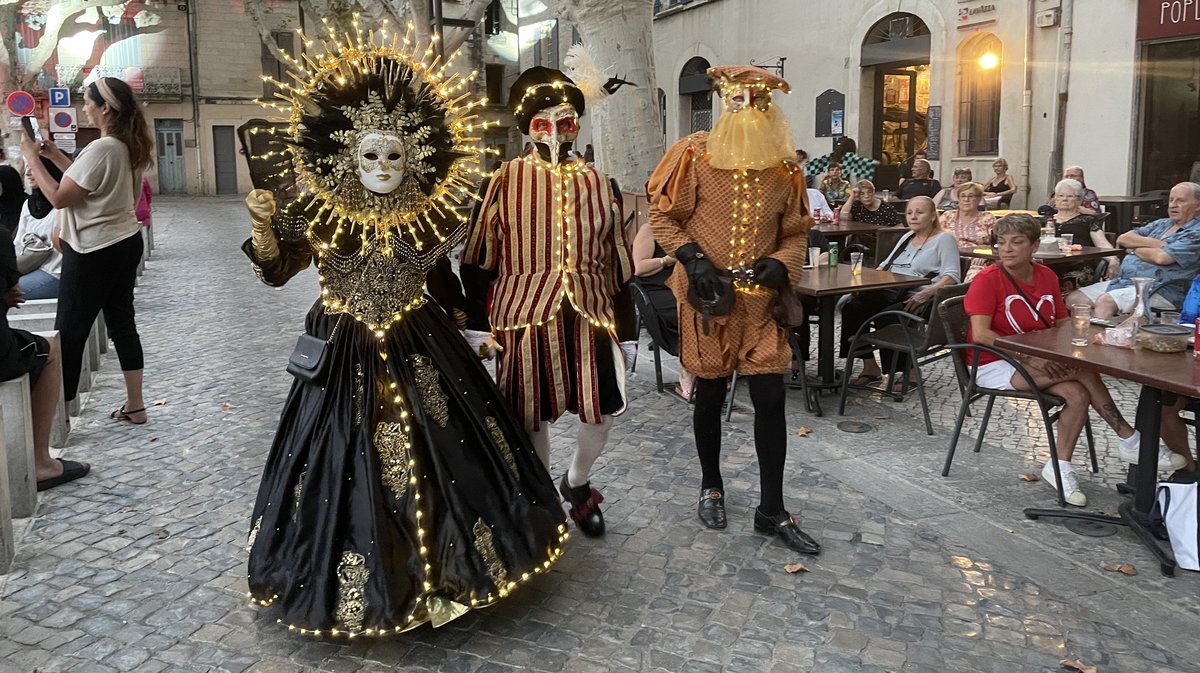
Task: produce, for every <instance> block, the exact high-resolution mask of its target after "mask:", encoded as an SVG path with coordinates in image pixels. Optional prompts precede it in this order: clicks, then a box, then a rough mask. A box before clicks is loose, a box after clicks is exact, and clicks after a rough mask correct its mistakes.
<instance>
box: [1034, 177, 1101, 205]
mask: <svg viewBox="0 0 1200 673" xmlns="http://www.w3.org/2000/svg"><path fill="white" fill-rule="evenodd" d="M1063 180H1075V181H1077V182H1078V183H1079V184H1080V185H1083V192H1082V193H1081V194H1080V197H1079V198H1080V199H1081V201H1080V203H1079V212H1081V213H1083V214H1084V215H1095V214H1096V213H1098V212H1100V197H1099V196H1096V190H1094V189H1091V188H1090V187H1088V186H1087V183H1086V182H1084V181H1083V168H1081V167H1079V166H1067V167H1066V168H1064V169H1063ZM1046 207H1048V208H1049V209H1050V211H1051V212H1053V211H1054V209H1055V208H1057V207H1058V204H1057V203H1056V202H1055V199H1054V192H1051V193H1050V198H1049V199H1048V200H1047V201H1046ZM1038 212H1041V209H1040V208H1039V209H1038Z"/></svg>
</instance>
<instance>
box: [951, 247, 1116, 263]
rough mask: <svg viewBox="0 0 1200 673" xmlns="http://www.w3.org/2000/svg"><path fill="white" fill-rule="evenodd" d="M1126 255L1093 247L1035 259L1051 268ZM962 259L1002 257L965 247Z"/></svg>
mask: <svg viewBox="0 0 1200 673" xmlns="http://www.w3.org/2000/svg"><path fill="white" fill-rule="evenodd" d="M1123 254H1125V249H1124V248H1094V247H1091V246H1086V245H1085V246H1083V248H1082V249H1081V250H1072V251H1071V252H1061V253H1057V254H1043V253H1038V252H1035V253H1033V259H1034V260H1036V261H1038V262H1041V263H1042V264H1045V265H1046V266H1049V267H1054V266H1056V265H1059V264H1074V263H1076V262H1080V261H1085V260H1099V259H1101V258H1104V257H1112V256H1114V255H1116V256H1120V255H1123ZM958 255H959V256H960V257H971V258H977V259H986V260H988V261H991V262H995V261H996V260H998V259H1000V255H999V254H998V253H997V252H996V249H995V248H989V247H987V246H964V247H961V248H959V249H958Z"/></svg>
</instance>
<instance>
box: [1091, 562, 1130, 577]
mask: <svg viewBox="0 0 1200 673" xmlns="http://www.w3.org/2000/svg"><path fill="white" fill-rule="evenodd" d="M1100 568H1101V569H1102V570H1107V571H1108V572H1110V573H1125V574H1126V575H1136V574H1137V568H1134V567H1133V566H1131V565H1129V564H1128V563H1112V562H1111V561H1101V562H1100Z"/></svg>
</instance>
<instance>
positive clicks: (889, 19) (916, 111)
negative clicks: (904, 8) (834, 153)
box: [861, 12, 930, 189]
mask: <svg viewBox="0 0 1200 673" xmlns="http://www.w3.org/2000/svg"><path fill="white" fill-rule="evenodd" d="M929 44H930V36H929V28H928V27H927V26H926V25H925V22H924V21H922V20H921V18H920V17H918V16H916V15H914V14H908V13H905V12H896V13H894V14H889V15H888V16H885V17H884V18H882V19H880V20H879V21H878V22H876V23H875V25H873V26H871V29H870V30H869V31H867V36H866V37H865V38H864V39H863V45H862V60H861V64H862V68H863V80H862V81H863V83H864V85H863V88H864V94H868V93H869V94H870V96H869V97H867V98H866V100H873V101H874V102H873V105H872V107H871V110H872V116H871V126H872V143H871V150H872V155H873V156H874V158H875V159H878V160H879V168H878V169H877V170H876V178H877V181H878V182H879V183H880V185H879V186H880V187H884V188H889V189H890V188H892V187H894V186H895V185H896V183H897V182H899V178H900V174H901V165H902V164H904V165H905V167H906V168H907V167H909V166H911V164H912V158H913V156H914V154H915V153H916V152H918V151H924V150H925V149H926V147H927V146H928V143H929V137H928V135H927V121H926V118H927V113H928V110H929ZM868 87H870V91H867V90H866V89H868Z"/></svg>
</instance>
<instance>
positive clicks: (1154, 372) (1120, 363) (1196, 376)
mask: <svg viewBox="0 0 1200 673" xmlns="http://www.w3.org/2000/svg"><path fill="white" fill-rule="evenodd" d="M1102 329H1103V328H1100V327H1094V326H1093V327H1092V330H1091V333H1092V334H1095V333H1097V332H1099V331H1101V330H1102ZM1072 335H1073V327H1072V325H1071V321H1069V320H1068V321H1065V322H1064V323H1062V324H1060V325H1057V326H1055V327H1054V328H1052V329H1044V330H1037V331H1034V332H1029V333H1027V334H1017V335H1014V336H1010V337H1000V338H999V339H996V346H997V347H999V348H1003V349H1004V350H1008V351H1013V352H1016V353H1025V354H1026V355H1033V356H1036V357H1040V358H1043V359H1046V360H1051V361H1053V362H1061V363H1063V364H1067V365H1071V366H1075V367H1083V368H1086V369H1092V370H1095V371H1098V372H1100V373H1101V374H1108V375H1109V376H1112V377H1115V378H1118V379H1124V380H1126V381H1132V382H1134V383H1140V384H1142V385H1145V386H1150V387H1151V388H1158V389H1159V390H1165V391H1168V392H1172V393H1178V394H1180V395H1187V396H1190V397H1200V363H1198V362H1197V361H1196V359H1195V357H1194V356H1193V355H1192V351H1190V350H1187V351H1184V352H1182V353H1155V352H1153V351H1147V350H1143V349H1141V348H1119V347H1117V346H1101V345H1098V344H1094V343H1093V344H1091V345H1089V346H1084V347H1082V348H1081V347H1078V346H1072V345H1071V337H1072Z"/></svg>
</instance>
